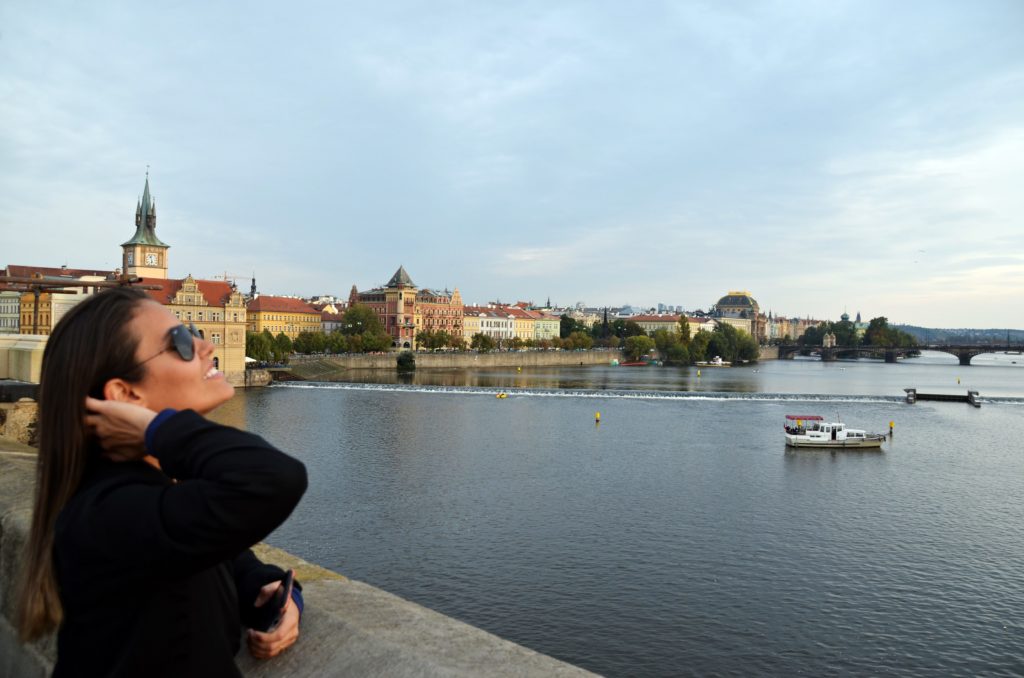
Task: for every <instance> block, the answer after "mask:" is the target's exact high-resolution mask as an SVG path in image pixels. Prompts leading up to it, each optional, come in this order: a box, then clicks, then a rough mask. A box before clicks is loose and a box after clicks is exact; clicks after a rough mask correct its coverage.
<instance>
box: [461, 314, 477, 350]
mask: <svg viewBox="0 0 1024 678" xmlns="http://www.w3.org/2000/svg"><path fill="white" fill-rule="evenodd" d="M473 311H474V307H472V306H465V307H464V310H463V314H462V336H463V338H464V339H465V340H466V342H467V343H469V341H470V340H472V339H473V335H475V334H480V319H481V316H480V314H479V313H474V312H473Z"/></svg>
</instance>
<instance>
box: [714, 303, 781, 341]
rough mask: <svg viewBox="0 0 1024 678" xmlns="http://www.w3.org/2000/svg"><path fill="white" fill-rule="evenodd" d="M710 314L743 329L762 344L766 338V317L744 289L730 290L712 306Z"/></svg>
mask: <svg viewBox="0 0 1024 678" xmlns="http://www.w3.org/2000/svg"><path fill="white" fill-rule="evenodd" d="M711 315H712V316H713V317H714V318H715V319H717V320H720V321H722V322H724V323H725V324H727V325H731V326H733V327H735V328H736V329H738V330H743V331H744V332H746V333H747V334H749V335H751V336H752V337H754V339H756V340H757V341H758V343H761V344H763V343H765V342H766V341H767V340H768V331H767V318H766V317H765V316H764V315H763V314H762V313H761V307H760V306H759V305H758V303H757V300H756V299H754V297H753V296H752V295H751V294H750V292H748V291H746V290H730V291H729V293H728V294H726V295H725V296H724V297H722V298H721V299H719V300H718V303H716V304H715V305H714V307H712V310H711ZM742 321H746V322H742Z"/></svg>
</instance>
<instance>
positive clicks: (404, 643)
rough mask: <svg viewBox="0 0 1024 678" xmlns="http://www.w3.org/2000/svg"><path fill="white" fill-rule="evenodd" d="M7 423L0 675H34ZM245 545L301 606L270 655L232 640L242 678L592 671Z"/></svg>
mask: <svg viewBox="0 0 1024 678" xmlns="http://www.w3.org/2000/svg"><path fill="white" fill-rule="evenodd" d="M30 406H31V407H30ZM33 407H34V403H27V402H20V403H18V405H17V407H15V406H14V405H12V404H10V403H8V404H6V406H5V408H4V412H3V413H4V414H5V415H10V414H11V412H12V411H13V410H14V409H18V408H20V410H19V412H20V413H21V417H22V418H24V416H25V414H26V412H28V411H29V410H30V409H32V408H33ZM16 419H17V418H16V417H12V416H5V417H4V419H3V421H0V609H2V614H0V678H37V677H38V678H43V677H44V676H48V675H49V674H50V672H51V671H52V670H53V662H54V660H55V657H56V644H55V640H54V638H53V637H52V636H50V637H47V638H44V639H42V640H41V641H39V642H36V643H33V644H31V645H21V644H20V643H19V642H18V640H17V633H16V631H15V627H14V614H15V612H14V610H15V597H16V593H17V591H16V575H17V572H18V568H19V567H20V560H21V552H22V549H23V547H24V543H25V540H26V538H27V536H28V532H29V525H30V520H31V515H32V508H31V507H32V493H33V488H34V485H35V463H36V459H35V457H36V452H35V449H34V448H32V447H30V446H28V445H26V444H24V443H22V442H18V441H16V440H12V439H10V438H7V437H4V434H7V433H8V432H10V431H8V427H9V426H10V425H11V422H12V421H14V420H16ZM5 424H6V425H5ZM19 430H20V429H19ZM12 431H13V429H12ZM254 550H256V552H257V555H258V556H259V557H260V558H261V559H263V560H264V561H266V562H272V563H275V564H277V565H280V566H281V567H283V568H286V569H287V568H294V569H295V573H296V577H297V578H298V579H299V580H300V581H301V582H302V585H303V593H304V595H305V600H306V606H305V611H304V612H303V617H302V624H301V627H300V628H301V632H300V636H299V640H298V642H297V643H296V644H295V645H294V646H293V647H291V648H290V649H289V650H287V651H286V652H284V653H283V654H281V655H280V656H278V657H276V658H274V659H271V660H267V661H259V660H255V659H253V658H252V657H251V656H250V655H249V653H248V651H247V650H246V649H245V644H244V643H242V649H241V650H240V651H239V653H238V656H237V657H236V661H237V663H238V666H239V668H240V669H241V671H242V674H243V675H245V676H260V677H267V678H277V677H282V678H283V677H288V678H291V677H296V678H299V677H305V676H310V677H313V676H335V675H342V676H389V677H390V676H393V677H395V678H402V677H405V676H409V677H412V676H477V675H483V676H559V677H562V676H564V677H567V678H568V677H575V676H593V675H595V674H592V673H590V672H588V671H585V670H583V669H581V668H579V667H576V666H573V665H571V664H567V663H565V662H562V661H559V660H557V659H554V658H552V657H548V656H546V655H543V654H540V653H538V652H535V651H533V650H530V649H528V648H525V647H523V646H521V645H517V644H515V643H512V642H510V641H507V640H504V639H502V638H499V637H498V636H495V635H493V634H490V633H488V632H486V631H483V630H481V629H478V628H476V627H473V626H470V625H469V624H465V623H463V622H460V621H457V620H455V619H452V618H451V617H447V616H445V615H443V614H440V613H439V612H435V611H433V610H429V609H427V608H425V607H423V606H421V605H417V604H416V603H413V602H410V601H408V600H404V599H402V598H399V597H398V596H395V595H393V594H390V593H388V592H386V591H382V590H381V589H378V588H375V587H373V586H370V585H369V584H365V583H362V582H358V581H354V580H351V579H348V578H346V577H344V576H342V575H340V574H337V573H335V572H331V571H329V570H326V569H324V568H322V567H318V566H316V565H313V564H311V563H308V562H306V561H304V560H302V559H300V558H297V557H296V556H294V555H292V554H290V553H287V552H285V551H282V550H280V549H276V548H273V547H270V546H267V545H264V544H261V545H258V546H257V547H255V549H254Z"/></svg>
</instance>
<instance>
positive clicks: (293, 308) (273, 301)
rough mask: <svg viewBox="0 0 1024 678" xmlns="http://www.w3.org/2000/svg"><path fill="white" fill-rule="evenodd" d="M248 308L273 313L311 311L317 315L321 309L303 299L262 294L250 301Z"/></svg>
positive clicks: (253, 310)
mask: <svg viewBox="0 0 1024 678" xmlns="http://www.w3.org/2000/svg"><path fill="white" fill-rule="evenodd" d="M247 308H248V309H249V310H250V311H252V312H258V311H270V312H273V313H310V314H313V315H316V316H319V315H320V311H318V310H316V309H315V308H313V307H312V306H310V305H309V304H307V303H306V302H304V301H303V300H302V299H293V298H292V297H271V296H267V295H261V296H258V297H256V298H255V299H253V300H252V301H250V302H249V303H248V304H247Z"/></svg>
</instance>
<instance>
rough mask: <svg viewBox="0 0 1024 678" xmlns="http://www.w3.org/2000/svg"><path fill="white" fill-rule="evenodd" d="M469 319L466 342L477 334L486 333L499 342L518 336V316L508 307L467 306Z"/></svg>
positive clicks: (466, 314) (465, 335)
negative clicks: (509, 310) (510, 311)
mask: <svg viewBox="0 0 1024 678" xmlns="http://www.w3.org/2000/svg"><path fill="white" fill-rule="evenodd" d="M463 314H464V317H465V318H466V319H467V320H466V324H465V328H466V329H465V334H464V335H463V336H464V337H465V339H466V343H467V344H468V343H470V342H471V341H472V340H473V335H475V334H485V335H487V336H488V337H491V338H493V339H497V340H498V341H499V342H504V341H508V340H509V339H511V338H512V337H514V336H516V316H514V315H513V314H511V313H509V312H508V309H506V308H503V307H496V306H466V307H465V308H464V310H463Z"/></svg>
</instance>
